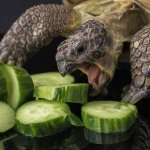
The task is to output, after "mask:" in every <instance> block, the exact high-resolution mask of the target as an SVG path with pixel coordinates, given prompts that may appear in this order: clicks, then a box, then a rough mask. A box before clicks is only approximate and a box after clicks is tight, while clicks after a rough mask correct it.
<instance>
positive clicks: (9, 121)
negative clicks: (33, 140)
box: [0, 102, 15, 133]
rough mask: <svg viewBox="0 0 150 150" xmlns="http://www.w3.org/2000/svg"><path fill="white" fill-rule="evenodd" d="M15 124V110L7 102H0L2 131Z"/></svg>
mask: <svg viewBox="0 0 150 150" xmlns="http://www.w3.org/2000/svg"><path fill="white" fill-rule="evenodd" d="M14 125H15V112H14V110H13V109H12V108H11V107H10V106H9V105H8V104H6V103H4V102H0V133H3V132H6V131H8V130H9V129H11V128H12V127H13V126H14Z"/></svg>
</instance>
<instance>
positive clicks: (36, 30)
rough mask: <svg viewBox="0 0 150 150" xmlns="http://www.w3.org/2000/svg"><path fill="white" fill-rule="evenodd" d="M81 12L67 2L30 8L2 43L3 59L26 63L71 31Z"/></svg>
mask: <svg viewBox="0 0 150 150" xmlns="http://www.w3.org/2000/svg"><path fill="white" fill-rule="evenodd" d="M78 17H79V15H78V14H77V13H76V12H75V11H74V10H73V9H72V8H66V7H64V6H63V5H52V4H47V5H38V6H34V7H32V8H30V9H28V10H27V11H26V12H25V13H24V14H22V15H21V17H20V18H19V19H18V20H17V21H16V22H15V23H14V24H13V25H12V26H11V28H10V30H9V31H8V32H7V33H6V35H5V36H4V37H3V39H2V41H1V43H0V62H3V63H8V64H13V65H17V66H22V65H23V64H24V62H25V61H26V60H27V57H28V56H31V55H32V54H33V53H35V52H37V51H38V50H39V49H40V48H41V47H43V46H45V45H47V44H49V43H50V42H51V40H52V39H53V38H54V37H57V36H60V35H67V34H69V33H70V32H71V31H72V30H74V29H75V28H76V26H78V23H79V22H80V19H79V18H78Z"/></svg>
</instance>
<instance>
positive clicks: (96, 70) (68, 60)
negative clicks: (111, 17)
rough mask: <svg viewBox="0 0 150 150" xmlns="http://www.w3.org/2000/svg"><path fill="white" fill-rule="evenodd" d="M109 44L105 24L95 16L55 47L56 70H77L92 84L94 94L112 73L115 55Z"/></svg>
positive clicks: (63, 71)
mask: <svg viewBox="0 0 150 150" xmlns="http://www.w3.org/2000/svg"><path fill="white" fill-rule="evenodd" d="M111 47H112V40H111V37H110V36H109V35H108V34H107V31H106V29H105V26H104V25H103V24H102V23H100V22H99V21H97V20H89V21H87V22H86V23H84V24H82V25H81V26H80V27H79V28H78V29H77V30H76V31H75V32H74V33H72V34H71V35H70V36H69V37H68V38H67V39H66V40H65V41H63V42H62V43H61V44H60V46H59V47H58V50H57V54H56V61H57V66H58V70H59V72H60V73H61V75H62V76H64V75H66V74H67V73H69V74H70V73H72V72H73V71H75V70H76V69H79V70H81V71H82V72H83V73H85V74H86V75H87V77H88V82H89V84H90V85H91V86H92V91H91V95H97V94H98V93H100V92H101V90H102V89H103V88H104V87H105V86H106V85H107V83H108V82H109V81H110V80H111V78H112V76H113V73H114V69H115V57H114V55H113V53H112V52H111V51H112V49H111Z"/></svg>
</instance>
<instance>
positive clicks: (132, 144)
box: [0, 117, 150, 150]
mask: <svg viewBox="0 0 150 150" xmlns="http://www.w3.org/2000/svg"><path fill="white" fill-rule="evenodd" d="M109 140H113V137H110V138H109ZM113 141H114V140H113ZM91 149H92V150H99V149H100V150H149V149H150V126H149V123H148V122H147V120H146V119H143V118H141V117H140V118H139V119H138V121H137V123H136V126H135V128H134V129H133V132H132V134H131V135H130V136H129V137H128V138H127V139H126V140H124V141H122V142H117V143H115V144H92V143H90V142H89V141H87V140H86V139H85V136H84V129H83V128H70V129H68V130H67V131H64V132H61V133H58V134H55V135H52V136H47V137H43V138H31V137H26V136H24V135H21V134H19V133H17V132H15V131H14V130H10V131H8V132H6V133H5V134H0V150H91Z"/></svg>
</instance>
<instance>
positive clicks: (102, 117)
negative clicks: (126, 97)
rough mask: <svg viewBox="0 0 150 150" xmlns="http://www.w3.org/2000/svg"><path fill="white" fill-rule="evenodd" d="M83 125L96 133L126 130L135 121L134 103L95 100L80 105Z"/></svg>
mask: <svg viewBox="0 0 150 150" xmlns="http://www.w3.org/2000/svg"><path fill="white" fill-rule="evenodd" d="M81 113H82V121H83V124H84V126H85V127H86V128H87V129H89V130H91V131H95V132H98V133H116V132H124V131H127V130H128V129H129V128H130V127H131V126H132V125H133V124H134V123H135V121H136V118H137V108H136V106H134V105H131V104H128V103H123V102H116V101H95V102H90V103H88V104H86V105H84V106H82V110H81Z"/></svg>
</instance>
